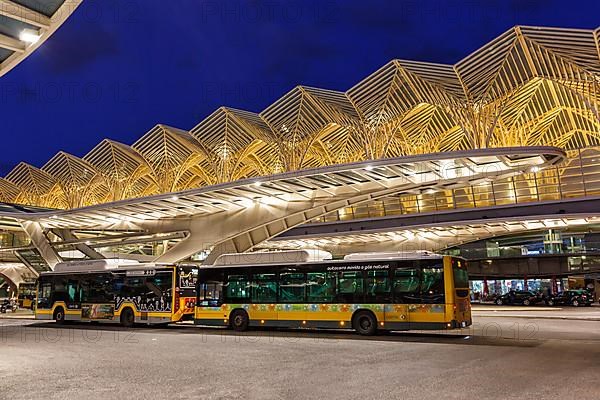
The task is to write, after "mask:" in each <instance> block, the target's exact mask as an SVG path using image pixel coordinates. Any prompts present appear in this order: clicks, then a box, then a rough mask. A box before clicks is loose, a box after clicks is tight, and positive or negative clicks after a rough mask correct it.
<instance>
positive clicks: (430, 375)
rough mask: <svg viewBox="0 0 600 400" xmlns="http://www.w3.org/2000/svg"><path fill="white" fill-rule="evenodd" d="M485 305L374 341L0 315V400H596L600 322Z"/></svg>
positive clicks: (574, 311) (332, 334)
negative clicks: (459, 321) (452, 323)
mask: <svg viewBox="0 0 600 400" xmlns="http://www.w3.org/2000/svg"><path fill="white" fill-rule="evenodd" d="M583 310H584V309H564V310H556V311H555V312H557V314H555V315H561V314H565V315H570V314H572V315H574V316H576V314H577V313H579V312H581V313H583V312H584V311H583ZM490 312H493V311H492V310H482V309H480V308H477V309H476V311H475V312H474V314H475V324H474V326H473V327H472V329H470V330H465V331H463V332H454V333H441V334H431V333H418V332H417V333H393V334H389V335H385V336H377V337H373V338H363V337H359V336H356V335H354V334H353V333H349V332H332V331H330V332H318V333H315V332H311V333H306V332H298V331H292V332H288V331H255V332H251V333H248V334H244V335H241V336H240V335H235V334H233V333H231V332H229V331H223V330H218V329H199V328H197V327H194V326H190V325H188V326H176V327H168V328H160V329H155V328H139V329H135V330H130V331H127V330H123V329H121V328H118V327H112V326H104V325H71V326H65V327H57V326H56V325H54V324H53V323H39V322H36V321H31V320H27V319H0V399H38V398H40V399H41V398H43V399H61V400H62V399H81V398H90V399H91V398H103V399H104V398H105V399H140V398H144V399H164V398H169V399H238V398H241V399H261V400H262V399H294V400H296V399H317V398H328V399H342V398H345V399H348V398H361V399H430V398H439V399H446V398H448V399H465V398H477V399H526V398H536V399H567V398H568V399H581V400H584V399H590V400H591V399H594V400H597V399H600V385H599V383H598V377H599V376H600V322H597V321H593V320H585V319H580V318H573V319H568V320H563V319H551V318H545V317H544V315H543V313H547V312H548V311H547V310H546V311H536V310H525V311H523V312H526V313H528V314H529V313H533V314H534V316H535V313H542V315H541V317H542V318H522V317H519V316H517V317H514V316H510V315H494V316H492V317H489V316H481V315H478V314H482V313H483V314H486V313H490ZM498 312H499V313H501V314H502V313H504V314H507V313H509V314H510V313H517V314H518V312H519V309H518V308H515V309H507V310H506V311H505V310H502V311H498ZM585 312H586V313H587V312H592V313H595V314H596V316H598V317H600V308H596V307H595V308H594V309H592V310H586V311H585Z"/></svg>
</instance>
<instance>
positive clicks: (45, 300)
mask: <svg viewBox="0 0 600 400" xmlns="http://www.w3.org/2000/svg"><path fill="white" fill-rule="evenodd" d="M51 293H52V282H40V288H39V292H38V297H37V298H38V299H37V301H38V303H37V308H39V309H42V308H51V307H52V302H51V301H50V294H51Z"/></svg>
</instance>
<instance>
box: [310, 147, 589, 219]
mask: <svg viewBox="0 0 600 400" xmlns="http://www.w3.org/2000/svg"><path fill="white" fill-rule="evenodd" d="M595 195H600V148H586V149H581V150H572V151H569V152H568V158H567V160H566V161H565V163H563V165H560V166H557V167H552V168H548V169H545V170H542V171H540V172H536V173H533V172H531V173H525V174H522V175H518V176H514V177H511V178H505V179H501V180H498V181H494V182H485V183H482V184H479V185H477V186H467V187H464V188H460V189H448V190H440V191H436V192H431V193H423V194H403V195H400V196H395V197H389V198H385V199H382V200H377V201H373V202H371V203H367V204H364V205H359V206H352V207H347V208H344V209H342V210H339V211H336V212H333V213H331V214H328V215H326V216H324V217H321V218H318V219H316V220H313V221H312V222H335V221H348V220H354V219H361V218H377V217H385V216H393V215H403V214H415V213H425V212H435V211H449V210H456V209H464V208H480V207H491V206H499V205H510V204H523V203H531V202H542V201H553V200H562V199H573V198H579V197H585V196H595Z"/></svg>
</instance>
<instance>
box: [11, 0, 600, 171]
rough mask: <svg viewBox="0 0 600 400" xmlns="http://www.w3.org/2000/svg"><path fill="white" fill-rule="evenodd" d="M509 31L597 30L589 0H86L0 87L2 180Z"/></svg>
mask: <svg viewBox="0 0 600 400" xmlns="http://www.w3.org/2000/svg"><path fill="white" fill-rule="evenodd" d="M514 25H542V26H556V27H572V28H596V27H598V26H600V1H588V2H585V1H565V0H545V1H533V0H512V1H510V0H504V1H485V0H478V1H432V0H429V1H400V0H396V1H393V0H388V1H373V0H369V1H367V0H363V1H358V0H357V1H355V0H352V1H351V0H320V1H309V0H306V1H303V0H302V1H300V0H291V1H281V2H279V1H274V0H271V1H264V2H263V1H243V0H237V1H235V0H234V1H226V0H210V1H201V0H121V1H116V0H84V2H83V4H82V5H81V6H80V7H79V9H78V10H77V11H76V12H75V13H74V14H73V15H72V16H71V18H70V19H69V20H67V22H66V23H65V24H64V25H63V26H62V27H61V28H60V29H59V30H58V31H57V32H56V33H55V34H54V35H53V36H52V37H51V38H50V39H49V40H48V41H47V42H46V43H44V44H43V45H42V46H41V47H40V48H39V49H38V50H37V51H36V52H35V53H33V54H32V55H31V56H30V57H28V58H27V59H26V60H25V61H24V62H22V63H21V64H19V65H18V66H17V67H16V68H15V69H13V70H12V71H11V72H9V73H8V74H7V75H5V76H4V77H2V78H0V95H1V97H0V99H1V100H0V101H1V102H2V105H1V108H0V110H1V111H0V113H1V114H0V115H1V118H2V146H3V151H2V159H1V160H0V175H5V174H6V173H8V172H9V171H10V170H11V169H12V168H13V167H14V166H15V165H16V164H17V163H18V162H19V161H26V162H29V163H31V164H33V165H35V166H37V167H41V166H42V165H43V164H44V163H45V162H46V161H47V160H49V159H50V158H51V157H52V156H53V155H54V154H55V153H56V152H58V151H59V150H64V151H67V152H69V153H72V154H74V155H76V156H80V157H81V156H83V155H85V154H86V153H87V152H88V151H89V150H91V149H92V148H93V147H94V145H96V144H97V143H98V142H99V141H100V140H102V139H103V138H105V137H108V138H110V139H114V140H117V141H120V142H123V143H127V144H132V143H133V142H134V141H136V140H137V139H138V138H139V137H140V136H142V135H143V134H144V133H145V132H146V131H148V130H149V129H150V128H151V127H153V126H154V125H155V124H157V123H163V124H167V125H172V126H175V127H178V128H182V129H190V128H192V127H193V126H194V125H196V124H197V123H198V122H199V121H200V120H201V119H203V118H204V117H206V116H207V115H208V114H210V113H211V112H212V111H214V110H215V109H216V108H217V107H219V106H222V105H226V106H230V107H235V108H241V109H245V110H249V111H254V112H260V111H261V110H262V109H264V108H265V107H266V106H267V105H269V104H270V103H272V102H273V101H274V100H275V99H277V98H279V97H280V96H282V95H283V94H284V93H285V92H287V91H288V90H290V89H291V88H293V87H294V86H296V85H299V84H301V85H307V86H315V87H321V88H326V89H335V90H340V91H345V90H347V89H348V88H350V87H351V86H353V85H354V84H355V83H357V82H358V81H359V80H361V79H362V78H364V77H365V76H367V75H368V74H370V73H371V72H373V71H375V70H376V69H377V68H379V67H381V66H382V65H383V64H385V63H386V62H388V61H389V60H391V59H393V58H401V59H409V60H419V61H430V62H438V63H455V62H457V61H459V60H460V59H462V58H464V57H465V56H467V55H468V54H469V53H470V52H472V51H474V50H475V49H477V48H479V47H481V46H482V45H483V44H485V43H486V42H488V41H490V40H492V39H494V38H495V37H496V36H498V35H500V34H501V33H502V32H504V31H506V30H508V29H509V28H511V27H512V26H514Z"/></svg>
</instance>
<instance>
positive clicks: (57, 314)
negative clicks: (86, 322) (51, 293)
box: [53, 307, 65, 324]
mask: <svg viewBox="0 0 600 400" xmlns="http://www.w3.org/2000/svg"><path fill="white" fill-rule="evenodd" d="M53 317H54V321H55V322H56V323H57V324H64V323H65V310H64V309H63V308H62V307H56V310H54V315H53Z"/></svg>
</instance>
